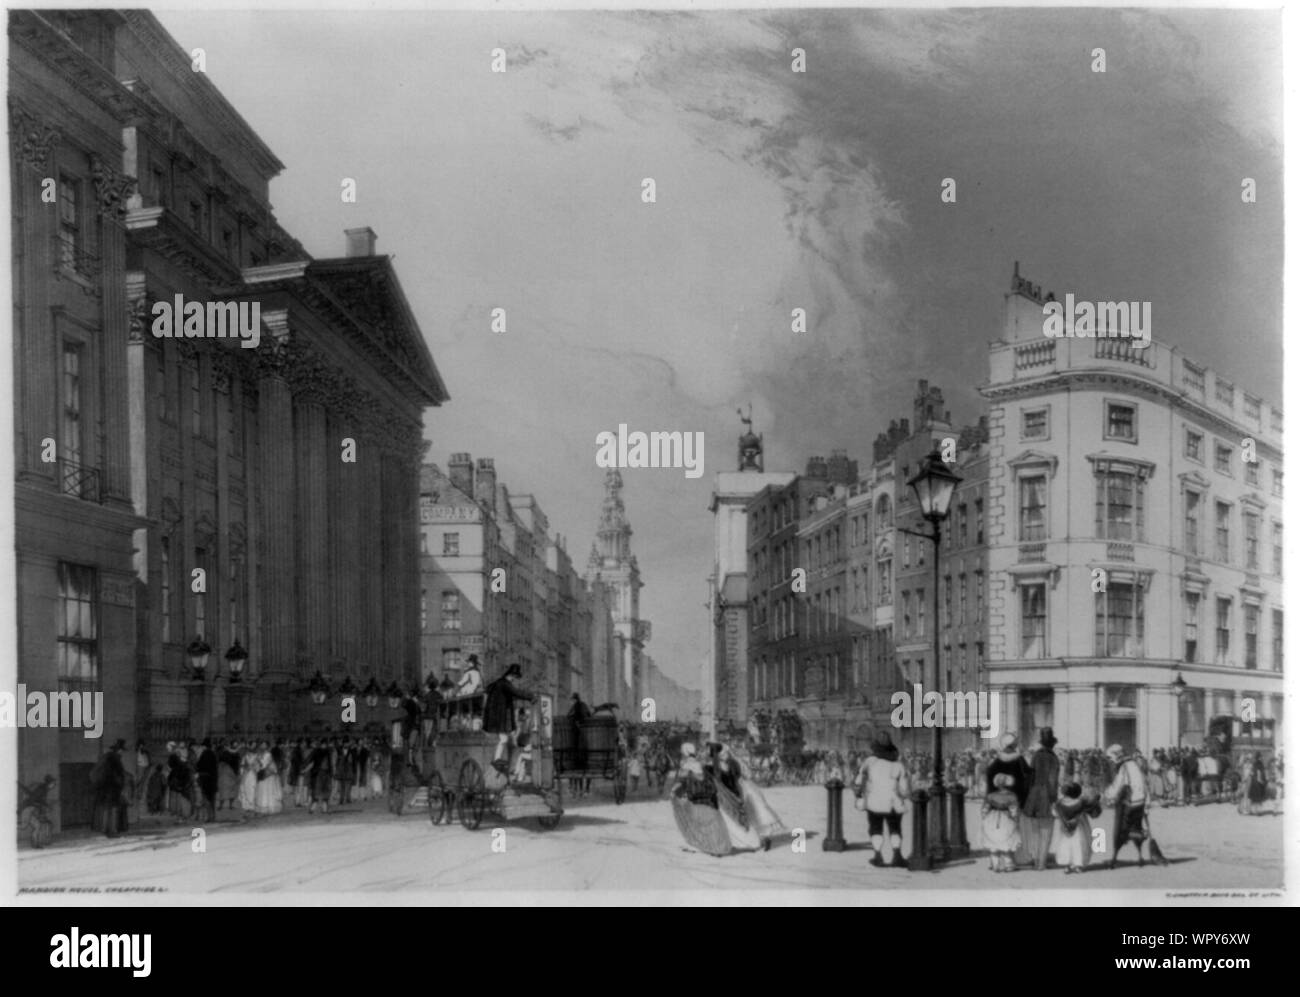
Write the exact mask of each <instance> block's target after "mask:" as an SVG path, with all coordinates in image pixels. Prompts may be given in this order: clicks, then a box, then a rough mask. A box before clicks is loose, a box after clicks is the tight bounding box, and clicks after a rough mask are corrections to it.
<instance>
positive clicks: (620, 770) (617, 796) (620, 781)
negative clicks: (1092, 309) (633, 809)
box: [614, 762, 627, 805]
mask: <svg viewBox="0 0 1300 997" xmlns="http://www.w3.org/2000/svg"><path fill="white" fill-rule="evenodd" d="M625 799H627V763H626V762H619V763H618V767H617V768H616V769H615V770H614V802H615V803H616V804H619V805H621V804H622V803H623V801H624V800H625Z"/></svg>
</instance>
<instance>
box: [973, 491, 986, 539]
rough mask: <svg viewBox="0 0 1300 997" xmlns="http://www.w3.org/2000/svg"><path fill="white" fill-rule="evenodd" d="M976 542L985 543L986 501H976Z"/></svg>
mask: <svg viewBox="0 0 1300 997" xmlns="http://www.w3.org/2000/svg"><path fill="white" fill-rule="evenodd" d="M975 542H976V543H977V544H982V543H983V542H984V500H983V499H976V500H975Z"/></svg>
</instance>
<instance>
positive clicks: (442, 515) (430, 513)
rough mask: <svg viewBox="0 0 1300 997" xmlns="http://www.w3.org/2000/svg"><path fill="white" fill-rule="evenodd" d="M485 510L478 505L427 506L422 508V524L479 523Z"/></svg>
mask: <svg viewBox="0 0 1300 997" xmlns="http://www.w3.org/2000/svg"><path fill="white" fill-rule="evenodd" d="M482 518H483V510H481V509H480V508H479V507H478V506H476V505H431V504H429V505H425V504H422V505H421V506H420V522H421V523H477V522H479V521H480V520H481V519H482Z"/></svg>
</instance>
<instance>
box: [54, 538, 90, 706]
mask: <svg viewBox="0 0 1300 997" xmlns="http://www.w3.org/2000/svg"><path fill="white" fill-rule="evenodd" d="M98 582H99V579H98V578H97V577H96V575H95V569H94V568H93V567H89V566H87V565H82V564H68V563H67V562H66V561H60V562H59V608H60V612H59V629H58V644H57V646H58V655H59V661H58V665H59V686H60V687H61V688H71V689H73V690H76V689H78V688H84V687H86V686H90V685H95V684H98V682H99V598H98V593H99V584H98Z"/></svg>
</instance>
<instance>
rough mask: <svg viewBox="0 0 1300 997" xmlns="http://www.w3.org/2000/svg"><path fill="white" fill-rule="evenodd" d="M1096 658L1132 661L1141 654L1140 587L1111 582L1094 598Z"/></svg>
mask: <svg viewBox="0 0 1300 997" xmlns="http://www.w3.org/2000/svg"><path fill="white" fill-rule="evenodd" d="M1096 610H1097V628H1096V636H1097V640H1096V654H1097V656H1098V657H1099V658H1136V657H1140V656H1141V654H1142V640H1143V637H1144V636H1145V608H1144V606H1143V598H1142V587H1141V586H1140V585H1136V584H1132V583H1125V582H1116V581H1111V583H1110V584H1109V585H1107V586H1106V591H1105V592H1098V593H1097V596H1096Z"/></svg>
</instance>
